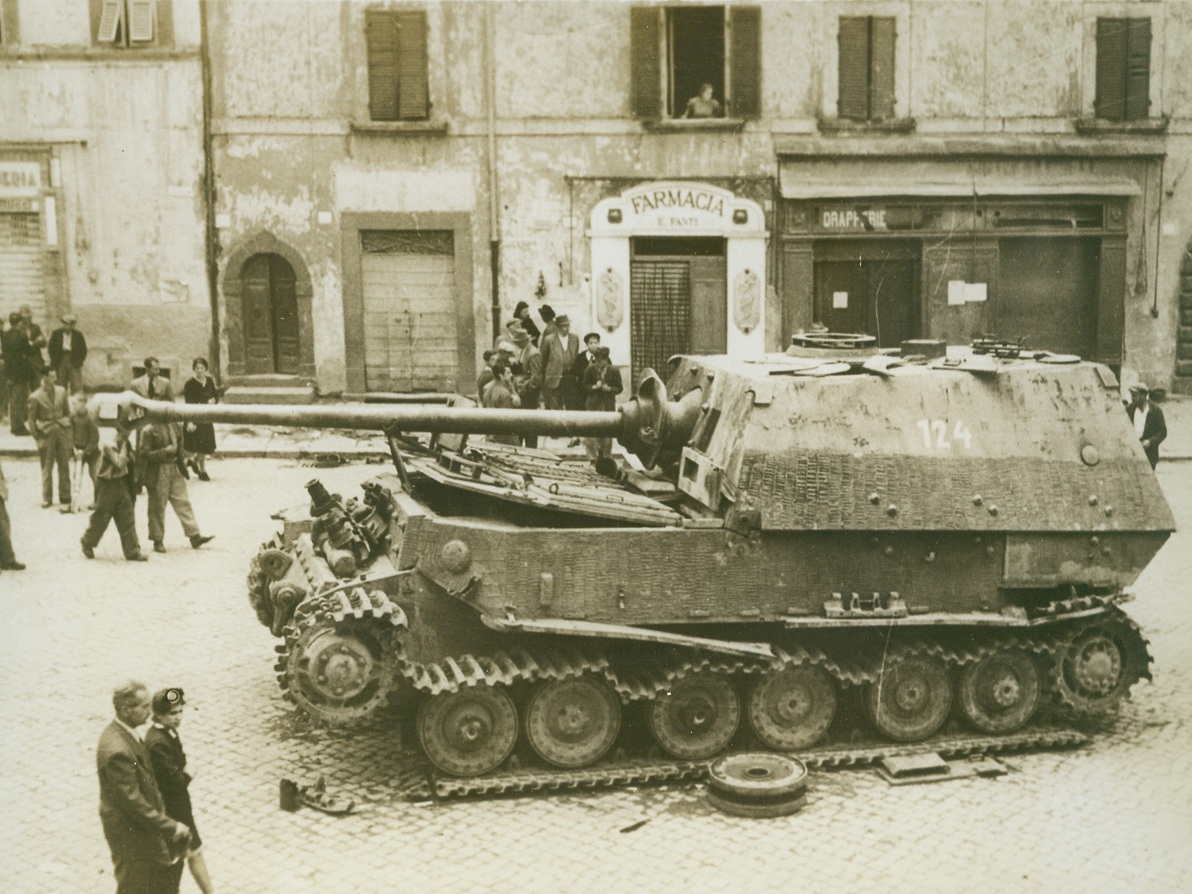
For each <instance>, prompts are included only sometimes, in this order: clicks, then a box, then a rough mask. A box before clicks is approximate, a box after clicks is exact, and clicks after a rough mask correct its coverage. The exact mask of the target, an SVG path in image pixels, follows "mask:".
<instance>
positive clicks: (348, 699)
mask: <svg viewBox="0 0 1192 894" xmlns="http://www.w3.org/2000/svg"><path fill="white" fill-rule="evenodd" d="M395 664H396V659H395V657H394V649H393V640H392V637H391V633H390V628H389V627H387V626H385V627H382V626H380V625H378V624H371V623H367V622H365V623H360V622H355V621H344V622H341V623H339V624H337V625H335V626H327V625H322V624H316V625H314V626H311V627H308V628H306V629H305V630H303V631H302V633H300V634H299V635H298V636H297V638H296V639H294V640H293V641H292V642H291V643H290V644H289V649H288V651H287V654H286V658H285V662H284V670H285V680H286V684H287V687H286V688H287V690H288V691H289V694H290V696H291V697H292V698H293V699H294V701H295V702H296V703H297V704H298V706H299V707H301V708H302V709H303V710H305V711H306V712H307V713H308V714H310V715H312V716H313V717H316V718H318V719H319V720H323V721H325V722H327V723H332V724H345V723H350V722H352V721H354V720H360V719H361V718H364V717H367V716H369V715H370V714H372V713H373V712H374V711H376V710H377V709H378V708H380V707H381V706H383V705H384V704H385V702H386V701H387V700H388V698H389V693H390V692H391V691H392V690H393V688H394V686H395V684H396V675H395V674H394V667H395Z"/></svg>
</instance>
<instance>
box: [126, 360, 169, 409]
mask: <svg viewBox="0 0 1192 894" xmlns="http://www.w3.org/2000/svg"><path fill="white" fill-rule="evenodd" d="M128 387H129V389H130V390H132V391H135V392H136V393H137V394H139V395H141V397H144V398H148V399H149V400H167V401H171V402H173V400H174V386H173V385H171V384H170V380H169V379H167V378H166V377H165V376H163V375H162V374H161V364H160V363H158V362H157V358H156V357H146V358H145V374H144V375H142V376H137V377H136V378H135V379H133V380H132V384H130V385H129V386H128Z"/></svg>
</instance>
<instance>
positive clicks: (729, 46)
mask: <svg viewBox="0 0 1192 894" xmlns="http://www.w3.org/2000/svg"><path fill="white" fill-rule="evenodd" d="M629 50H630V75H631V78H630V80H631V95H630V108H631V110H632V113H633V116H634V117H635V118H646V119H656V118H661V117H662V116H663V115H669V116H671V117H674V118H681V117H683V115H684V113H685V111H686V109H687V101H688V100H689V99H691V98H692V97H694V96H697V95H699V93H700V88H701V87H702V85H704V84H710V85H711V86H712V96H713V99H715V100H716V102H717V103H718V104H719V106H720V111H719V113H718V114H717V116H716V117H719V116H722V115H725V114H727V115H728V116H730V117H733V118H756V117H757V116H758V115H760V114H761V62H760V58H761V8H760V7H758V6H732V7H728V8H727V9H726V8H725V7H723V6H704V5H702V4H685V5H682V6H679V5H674V6H636V7H631V8H630V10H629Z"/></svg>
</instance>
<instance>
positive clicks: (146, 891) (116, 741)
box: [95, 681, 190, 894]
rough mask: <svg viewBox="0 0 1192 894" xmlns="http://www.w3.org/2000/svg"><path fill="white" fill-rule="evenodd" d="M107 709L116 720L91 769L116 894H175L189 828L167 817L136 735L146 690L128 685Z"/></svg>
mask: <svg viewBox="0 0 1192 894" xmlns="http://www.w3.org/2000/svg"><path fill="white" fill-rule="evenodd" d="M112 705H113V707H114V708H115V709H116V719H115V720H113V721H112V722H111V723H110V724H108V726H107V728H106V729H105V730H104V731H103V733H102V734H101V735H100V737H99V746H98V748H97V749H96V752H95V766H96V770H97V771H98V773H99V819H100V822H102V823H103V834H104V837H105V838H106V839H107V841H108V847H109V848H110V849H111V852H112V865H113V866H114V868H115V870H116V894H174V892H177V890H178V884H179V882H180V881H181V879H182V861H181V855H182V854H183V853H185V850H186V844H187V842H188V841H189V840H190V829H189V828H187V826H186V824H185V823H180V822H175V821H174V820H172V819H170V818H169V817H168V816H167V815H166V812H165V806H164V804H163V803H162V799H161V791H160V790H159V789H158V787H157V782H156V780H155V779H154V778H153V764H152V763H151V762H150V759H149V752H148V750H147V749H146V747H145V743H144V742H143V741H142V740H141V736H140V734H139V733H138V732H137V727H138V726H141V725H142V724H144V723H145V721H146V720H148V719H149V712H150V710H151V704H150V700H149V691H148V690H147V689H146V688H145V686H144V684H143V683H138V682H136V681H129V682H128V683H125V684H124V685H123V686H121V687H120V688H119V689H117V690H116V691H115V692H114V693H113V694H112Z"/></svg>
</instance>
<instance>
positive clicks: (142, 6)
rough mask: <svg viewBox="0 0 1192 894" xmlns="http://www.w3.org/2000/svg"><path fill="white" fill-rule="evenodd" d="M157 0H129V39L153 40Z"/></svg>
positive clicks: (142, 41) (139, 40)
mask: <svg viewBox="0 0 1192 894" xmlns="http://www.w3.org/2000/svg"><path fill="white" fill-rule="evenodd" d="M156 5H157V4H156V2H155V0H129V4H128V39H129V40H135V41H138V42H141V43H144V42H145V41H149V40H153V7H154V6H156Z"/></svg>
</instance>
